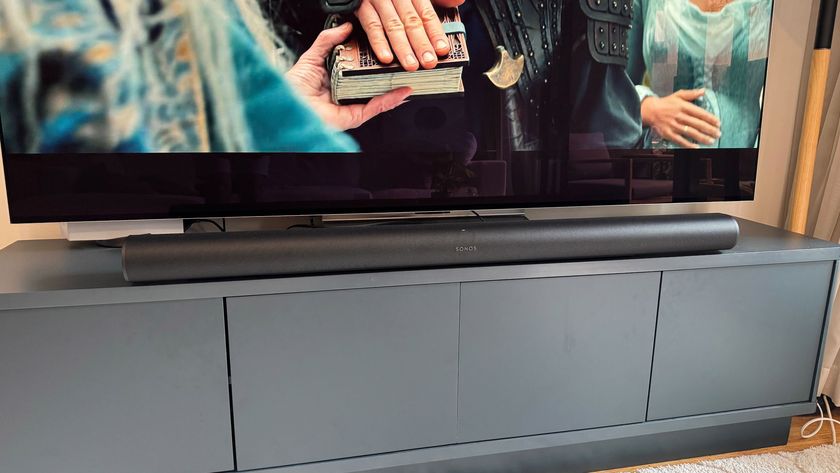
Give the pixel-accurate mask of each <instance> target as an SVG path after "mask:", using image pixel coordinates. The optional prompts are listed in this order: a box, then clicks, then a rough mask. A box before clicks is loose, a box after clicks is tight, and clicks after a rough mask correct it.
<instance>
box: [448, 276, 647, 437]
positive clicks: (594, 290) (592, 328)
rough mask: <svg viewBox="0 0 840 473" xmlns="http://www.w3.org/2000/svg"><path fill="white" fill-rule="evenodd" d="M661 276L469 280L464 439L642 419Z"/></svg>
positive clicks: (464, 323)
mask: <svg viewBox="0 0 840 473" xmlns="http://www.w3.org/2000/svg"><path fill="white" fill-rule="evenodd" d="M659 278H660V274H659V273H651V274H631V275H616V276H613V275H610V276H591V277H574V278H559V279H538V280H523V281H499V282H481V283H471V284H464V285H463V287H462V294H461V301H462V302H461V304H462V305H461V349H460V354H461V356H460V380H459V396H458V408H459V411H458V412H459V440H460V441H474V440H484V439H493V438H504V437H516V436H522V435H533V434H542V433H549V432H561V431H568V430H577V429H586V428H593V427H602V426H608V425H619V424H628V423H634V422H642V421H643V420H644V418H645V407H646V401H647V391H648V383H649V380H650V376H649V375H650V364H651V356H652V353H653V339H654V330H655V324H656V303H657V295H658V289H659Z"/></svg>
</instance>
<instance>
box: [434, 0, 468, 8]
mask: <svg viewBox="0 0 840 473" xmlns="http://www.w3.org/2000/svg"><path fill="white" fill-rule="evenodd" d="M463 4H464V0H435V5H437V6H439V7H444V8H454V7H460V6H461V5H463Z"/></svg>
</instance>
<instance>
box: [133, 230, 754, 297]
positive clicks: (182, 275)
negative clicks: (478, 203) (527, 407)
mask: <svg viewBox="0 0 840 473" xmlns="http://www.w3.org/2000/svg"><path fill="white" fill-rule="evenodd" d="M738 234H739V227H738V222H737V221H736V220H735V219H734V218H732V217H729V216H727V215H721V214H699V215H677V216H653V217H618V218H588V219H573V220H535V221H527V220H522V221H504V222H496V221H492V220H488V221H475V222H468V223H432V224H404V225H373V226H358V227H334V228H317V229H303V230H286V231H270V232H234V233H198V234H185V235H160V236H155V235H146V236H132V237H129V238H127V239H126V241H125V244H124V245H123V250H122V251H123V253H122V256H123V273H124V275H125V279H126V280H127V281H130V282H138V283H139V282H164V281H184V280H199V279H221V278H243V277H258V276H262V277H265V276H283V275H294V274H319V273H339V272H351V271H377V270H394V269H410V268H435V267H450V266H469V265H486V264H504V263H529V262H548V261H562V260H581V259H595V258H618V257H638V256H652V255H671V254H690V253H703V252H713V251H718V250H726V249H731V248H732V247H734V246H735V244H736V243H737V241H738Z"/></svg>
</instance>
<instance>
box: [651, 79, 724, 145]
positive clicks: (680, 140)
mask: <svg viewBox="0 0 840 473" xmlns="http://www.w3.org/2000/svg"><path fill="white" fill-rule="evenodd" d="M705 94H706V91H705V90H703V89H699V90H680V91H679V92H675V93H674V94H671V95H669V96H667V97H663V98H660V97H648V98H646V99H645V100H644V101H643V102H642V123H644V124H645V125H646V126H649V127H651V128H653V129H654V131H656V132H657V133H659V135H660V136H661V137H663V138H665V139H666V140H668V141H670V142H672V143H674V144H676V145H678V146H681V147H683V148H693V149H697V148H699V147H700V146H699V145H698V143H702V144H706V145H711V144H714V142H715V141H717V139H718V138H720V120H719V119H718V118H717V117H716V116H714V115H712V114H711V113H709V112H707V111H706V110H704V109H702V108H700V107H698V106H697V105H694V104H693V103H692V102H694V101H695V100H697V99H699V98H700V97H702V96H703V95H705Z"/></svg>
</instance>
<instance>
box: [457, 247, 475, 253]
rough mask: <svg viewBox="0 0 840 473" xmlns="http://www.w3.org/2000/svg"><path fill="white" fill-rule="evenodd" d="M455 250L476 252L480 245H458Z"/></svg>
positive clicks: (458, 251)
mask: <svg viewBox="0 0 840 473" xmlns="http://www.w3.org/2000/svg"><path fill="white" fill-rule="evenodd" d="M455 251H456V252H457V253H474V252H476V251H478V247H477V246H475V245H473V246H456V247H455Z"/></svg>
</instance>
